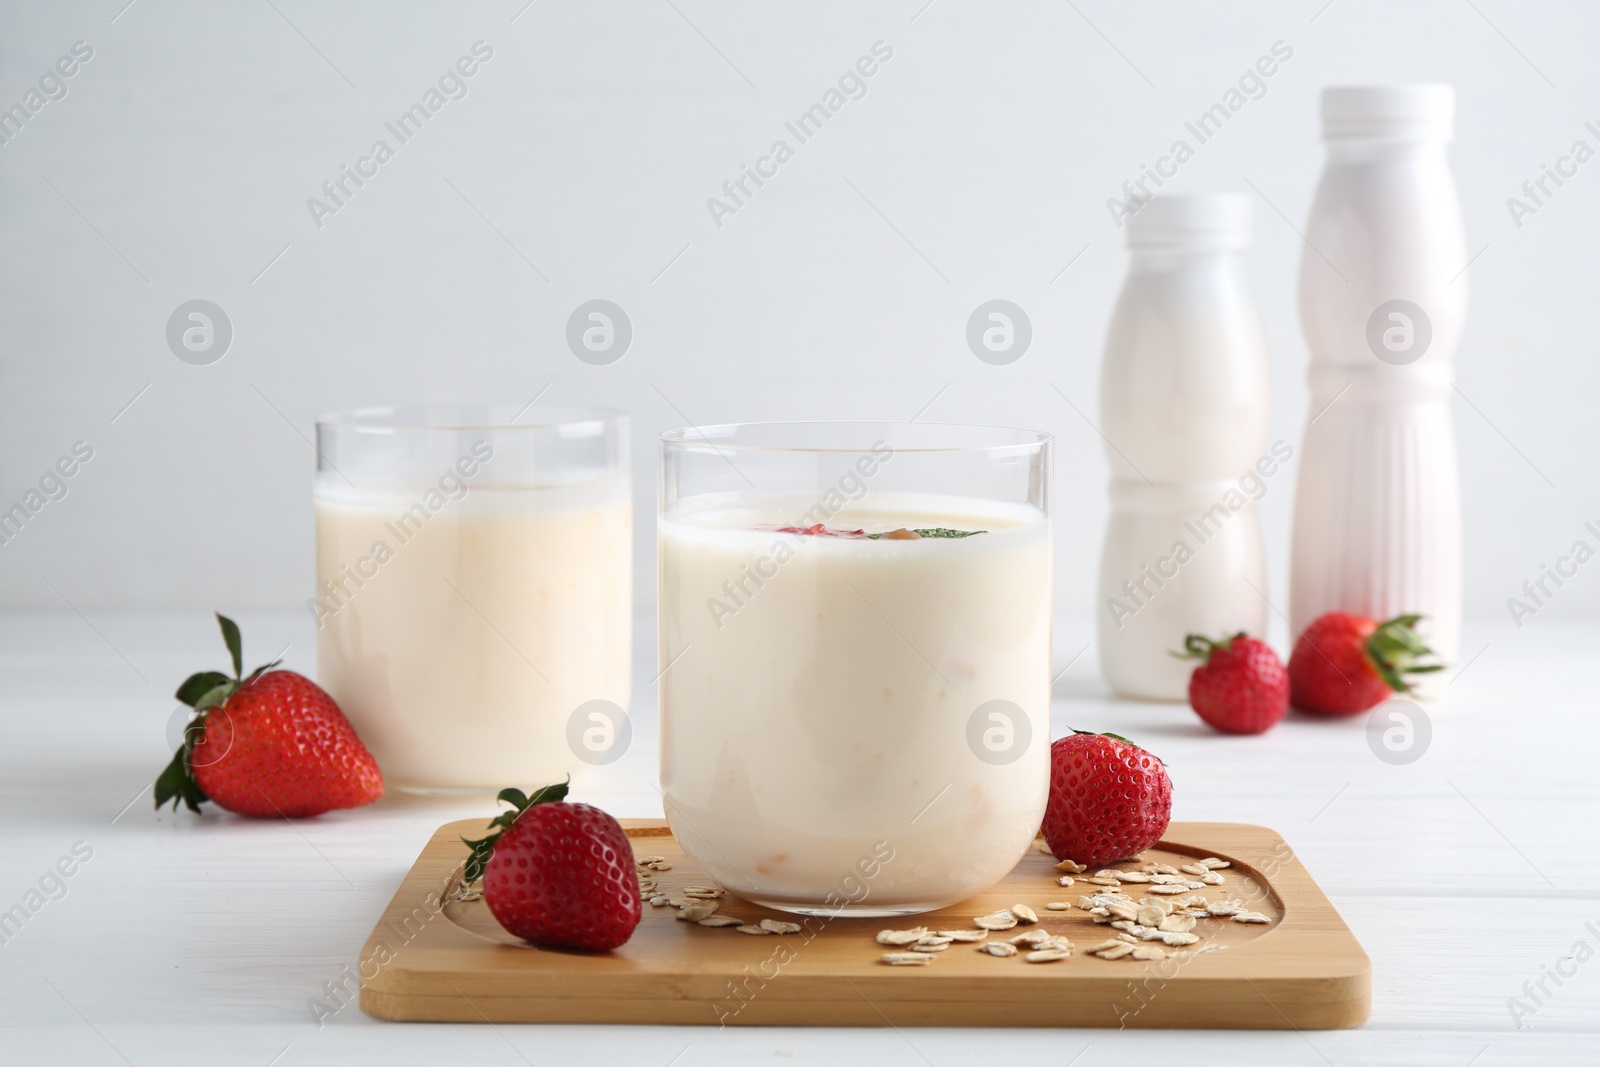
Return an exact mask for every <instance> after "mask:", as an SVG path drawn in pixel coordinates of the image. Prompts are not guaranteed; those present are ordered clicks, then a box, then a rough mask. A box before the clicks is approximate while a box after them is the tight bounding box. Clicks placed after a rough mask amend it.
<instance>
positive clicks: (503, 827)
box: [461, 775, 572, 885]
mask: <svg viewBox="0 0 1600 1067" xmlns="http://www.w3.org/2000/svg"><path fill="white" fill-rule="evenodd" d="M571 780H572V777H571V775H568V777H567V782H570V781H571ZM567 782H557V783H556V784H555V785H547V786H545V787H544V788H543V789H536V790H534V791H533V794H532V795H531V796H530V795H528V794H527V793H524V792H523V791H522V790H520V789H517V788H516V787H515V786H509V787H507V788H505V789H502V790H500V795H499V797H498V798H497V799H498V800H499V801H500V803H502V804H510V805H511V810H510V811H502V812H501V813H500V814H499V815H496V816H495V817H494V818H493V819H491V820H489V825H490V826H493V827H497V829H496V830H495V831H494V832H493V833H491V834H488V835H487V836H485V837H481V838H479V839H478V840H476V841H474V840H473V839H472V838H470V837H463V838H462V839H461V840H462V842H463V843H464V844H466V846H467V847H468V848H470V849H471V850H472V854H471V855H470V856H468V857H467V866H466V870H465V871H463V872H462V877H463V878H464V879H465V880H466V882H467V884H468V885H471V884H472V883H473V882H476V881H477V880H478V879H479V878H482V877H483V869H484V867H486V866H487V865H488V863H489V857H490V856H492V855H494V846H495V845H496V844H498V843H499V841H500V835H502V834H504V833H505V832H506V831H507V830H509V829H511V827H512V825H513V824H515V823H516V821H517V820H518V819H520V818H522V815H523V813H524V812H526V811H527V810H528V809H529V808H532V807H536V806H538V805H540V804H549V803H551V802H553V801H557V800H560V799H562V798H563V797H565V796H566V795H567Z"/></svg>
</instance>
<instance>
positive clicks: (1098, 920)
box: [1089, 908, 1111, 926]
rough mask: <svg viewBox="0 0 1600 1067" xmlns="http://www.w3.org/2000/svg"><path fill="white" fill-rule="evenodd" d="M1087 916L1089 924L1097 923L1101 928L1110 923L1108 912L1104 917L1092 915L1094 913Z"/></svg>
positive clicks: (1097, 909)
mask: <svg viewBox="0 0 1600 1067" xmlns="http://www.w3.org/2000/svg"><path fill="white" fill-rule="evenodd" d="M1095 911H1105V909H1104V908H1096V909H1095ZM1089 916H1090V918H1089V921H1090V922H1093V923H1098V924H1100V925H1102V926H1103V925H1105V924H1106V923H1108V922H1110V921H1111V914H1110V913H1109V912H1107V913H1106V914H1105V915H1096V914H1095V913H1094V911H1091V912H1090V913H1089Z"/></svg>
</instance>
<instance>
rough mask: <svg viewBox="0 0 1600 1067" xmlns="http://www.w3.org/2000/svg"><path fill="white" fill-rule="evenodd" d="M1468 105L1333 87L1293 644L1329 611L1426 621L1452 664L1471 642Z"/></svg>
mask: <svg viewBox="0 0 1600 1067" xmlns="http://www.w3.org/2000/svg"><path fill="white" fill-rule="evenodd" d="M1454 109H1455V94H1454V90H1453V89H1452V88H1451V87H1450V86H1448V85H1396V86H1361V87H1342V88H1330V89H1327V90H1325V91H1324V93H1323V96H1322V125H1323V138H1324V140H1325V141H1326V144H1327V163H1326V166H1325V168H1324V170H1323V173H1322V179H1321V182H1320V183H1319V185H1318V187H1317V192H1316V197H1315V200H1314V202H1313V205H1312V208H1311V218H1310V221H1309V223H1308V225H1307V227H1306V233H1305V244H1304V247H1303V249H1302V253H1301V261H1300V320H1301V326H1302V329H1303V330H1304V332H1305V337H1306V343H1307V346H1308V347H1309V348H1310V350H1311V366H1310V371H1309V375H1308V377H1309V382H1310V386H1311V403H1310V409H1309V413H1308V423H1307V425H1306V431H1305V440H1304V445H1303V446H1302V449H1301V454H1300V464H1301V468H1300V477H1299V484H1298V488H1297V494H1296V500H1295V514H1294V535H1293V550H1292V561H1291V574H1290V590H1289V617H1290V623H1291V625H1292V626H1293V628H1294V630H1295V632H1296V633H1300V632H1302V631H1303V630H1305V628H1306V627H1308V626H1309V625H1310V624H1311V623H1312V621H1313V620H1315V619H1316V618H1317V617H1318V616H1320V615H1322V614H1324V613H1325V612H1330V611H1345V612H1352V613H1355V614H1359V615H1363V616H1368V617H1371V618H1374V619H1389V618H1393V617H1395V616H1400V615H1405V614H1410V613H1417V614H1420V615H1423V616H1424V619H1423V620H1422V622H1421V623H1420V625H1419V630H1420V631H1421V632H1422V633H1423V634H1424V636H1425V637H1426V639H1427V641H1428V643H1429V644H1430V645H1431V646H1432V647H1433V649H1434V650H1435V651H1436V652H1437V654H1438V655H1439V656H1440V658H1442V659H1444V660H1445V661H1447V662H1448V661H1452V660H1454V659H1455V658H1456V654H1457V652H1458V651H1459V648H1460V631H1461V493H1460V475H1459V470H1458V465H1457V458H1456V442H1455V428H1454V423H1453V421H1452V417H1451V413H1450V393H1451V388H1452V380H1453V364H1452V357H1453V355H1454V352H1455V348H1456V345H1457V342H1458V341H1459V340H1460V337H1461V331H1462V326H1463V323H1464V321H1465V319H1466V312H1467V277H1466V267H1467V245H1466V235H1465V231H1464V229H1463V225H1462V220H1461V206H1460V200H1459V198H1458V196H1457V193H1456V187H1455V182H1454V179H1453V178H1452V176H1451V173H1450V163H1449V159H1448V156H1447V154H1446V153H1447V145H1448V144H1449V141H1450V138H1451V127H1452V122H1453V118H1454ZM1424 693H1426V690H1424Z"/></svg>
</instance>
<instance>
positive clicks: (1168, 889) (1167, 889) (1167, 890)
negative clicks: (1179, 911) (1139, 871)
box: [1150, 885, 1189, 896]
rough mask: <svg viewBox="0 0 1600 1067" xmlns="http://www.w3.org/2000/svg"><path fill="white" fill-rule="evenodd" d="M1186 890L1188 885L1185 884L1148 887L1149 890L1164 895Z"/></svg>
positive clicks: (1185, 891)
mask: <svg viewBox="0 0 1600 1067" xmlns="http://www.w3.org/2000/svg"><path fill="white" fill-rule="evenodd" d="M1188 891H1189V887H1188V886H1186V885H1153V886H1151V887H1150V892H1152V893H1160V894H1162V895H1164V896H1166V895H1171V894H1175V893H1187V892H1188Z"/></svg>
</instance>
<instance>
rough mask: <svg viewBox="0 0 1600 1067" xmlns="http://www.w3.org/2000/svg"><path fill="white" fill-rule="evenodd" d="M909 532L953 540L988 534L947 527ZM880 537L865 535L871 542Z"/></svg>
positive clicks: (981, 531)
mask: <svg viewBox="0 0 1600 1067" xmlns="http://www.w3.org/2000/svg"><path fill="white" fill-rule="evenodd" d="M911 532H912V533H914V534H916V535H917V536H918V537H941V538H955V537H971V536H973V535H974V534H981V533H988V532H989V531H988V530H952V529H951V528H950V527H948V526H924V527H920V528H914V529H913V530H912V531H911ZM881 537H883V534H881V533H875V534H867V539H868V540H871V541H876V540H878V539H879V538H881Z"/></svg>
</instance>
